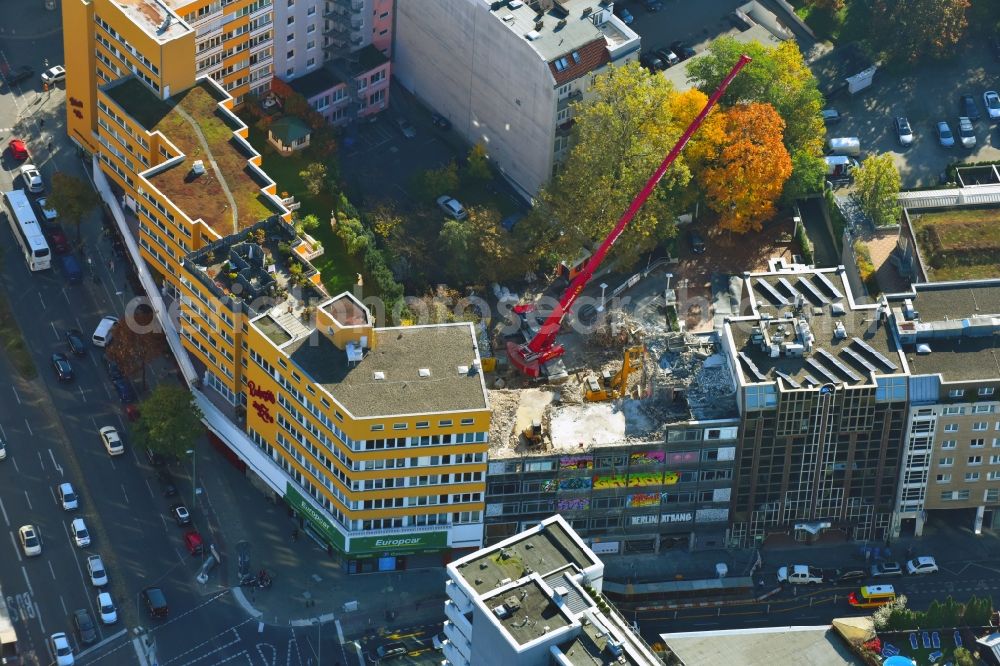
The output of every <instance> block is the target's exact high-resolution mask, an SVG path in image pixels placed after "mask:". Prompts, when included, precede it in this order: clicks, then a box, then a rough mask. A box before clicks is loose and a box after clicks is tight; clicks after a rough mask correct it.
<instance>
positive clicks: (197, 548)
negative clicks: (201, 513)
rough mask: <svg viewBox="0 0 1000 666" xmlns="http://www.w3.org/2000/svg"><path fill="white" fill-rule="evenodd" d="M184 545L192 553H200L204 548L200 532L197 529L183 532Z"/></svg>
mask: <svg viewBox="0 0 1000 666" xmlns="http://www.w3.org/2000/svg"><path fill="white" fill-rule="evenodd" d="M184 547H185V548H187V552H189V553H191V554H192V555H201V554H202V552H204V550H205V542H204V541H202V538H201V534H199V533H198V532H197V530H191V531H190V532H185V533H184Z"/></svg>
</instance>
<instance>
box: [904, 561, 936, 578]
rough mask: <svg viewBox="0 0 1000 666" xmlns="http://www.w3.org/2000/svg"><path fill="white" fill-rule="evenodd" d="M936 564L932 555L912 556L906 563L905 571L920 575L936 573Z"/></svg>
mask: <svg viewBox="0 0 1000 666" xmlns="http://www.w3.org/2000/svg"><path fill="white" fill-rule="evenodd" d="M937 571H938V565H937V562H935V561H934V558H933V557H914V558H913V559H912V560H910V561H909V562H907V563H906V573H908V574H910V575H922V574H932V573H937Z"/></svg>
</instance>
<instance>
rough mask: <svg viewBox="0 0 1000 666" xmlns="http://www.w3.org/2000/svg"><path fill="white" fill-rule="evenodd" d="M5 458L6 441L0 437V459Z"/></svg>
mask: <svg viewBox="0 0 1000 666" xmlns="http://www.w3.org/2000/svg"><path fill="white" fill-rule="evenodd" d="M6 459H7V442H5V441H3V440H2V439H0V460H6Z"/></svg>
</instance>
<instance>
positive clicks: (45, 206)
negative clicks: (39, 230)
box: [38, 197, 59, 222]
mask: <svg viewBox="0 0 1000 666" xmlns="http://www.w3.org/2000/svg"><path fill="white" fill-rule="evenodd" d="M38 207H39V208H40V209H41V210H42V216H43V217H44V218H45V219H46V220H48V221H50V222H51V221H52V220H55V219H58V218H59V213H57V212H56V209H55V208H49V202H48V200H47V199H46V198H45V197H40V198H39V199H38Z"/></svg>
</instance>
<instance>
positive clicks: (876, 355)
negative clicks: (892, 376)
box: [851, 338, 897, 370]
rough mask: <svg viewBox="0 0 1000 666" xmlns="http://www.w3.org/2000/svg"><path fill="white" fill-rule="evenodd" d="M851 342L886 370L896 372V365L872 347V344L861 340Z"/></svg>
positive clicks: (852, 339) (855, 339) (854, 339)
mask: <svg viewBox="0 0 1000 666" xmlns="http://www.w3.org/2000/svg"><path fill="white" fill-rule="evenodd" d="M851 342H853V343H854V344H856V345H857V346H859V347H861V348H862V349H863V350H865V351H866V352H868V353H869V354H870V355H871V357H872V358H873V359H875V360H876V361H878V362H879V363H881V364H882V365H883V366H885V368H886V370H895V369H896V367H897V366H896V364H895V363H893V362H892V361H890V360H889V359H887V358H886V357H885V356H883V355H882V354H881V353H879V351H878V350H877V349H875V348H874V347H872V346H871V345H870V344H868V343H867V342H865V341H864V340H862V339H861V338H851Z"/></svg>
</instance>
